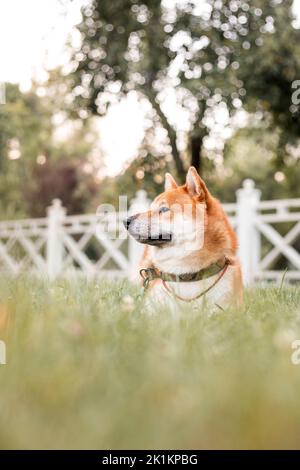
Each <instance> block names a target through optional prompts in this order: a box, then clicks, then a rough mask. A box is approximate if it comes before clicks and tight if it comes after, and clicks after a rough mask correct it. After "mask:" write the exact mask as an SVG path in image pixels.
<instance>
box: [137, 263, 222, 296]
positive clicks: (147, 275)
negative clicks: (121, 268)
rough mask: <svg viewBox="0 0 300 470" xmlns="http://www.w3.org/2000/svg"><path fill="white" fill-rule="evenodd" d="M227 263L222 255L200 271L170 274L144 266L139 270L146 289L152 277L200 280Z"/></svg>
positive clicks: (182, 280) (183, 280) (215, 272)
mask: <svg viewBox="0 0 300 470" xmlns="http://www.w3.org/2000/svg"><path fill="white" fill-rule="evenodd" d="M228 264H229V260H228V259H227V258H226V257H225V256H224V258H223V259H221V260H219V261H217V262H216V263H212V264H211V265H210V266H208V267H207V268H204V269H200V271H197V272H195V273H184V274H172V273H165V272H163V271H160V270H159V269H157V268H144V269H141V270H140V275H141V277H142V278H143V286H144V288H145V289H147V287H148V285H149V283H150V282H151V281H154V279H161V280H162V281H167V282H195V281H202V280H203V279H207V278H209V277H211V276H215V275H216V274H218V273H219V272H220V271H222V269H224V268H225V266H226V265H228Z"/></svg>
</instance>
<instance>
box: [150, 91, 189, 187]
mask: <svg viewBox="0 0 300 470" xmlns="http://www.w3.org/2000/svg"><path fill="white" fill-rule="evenodd" d="M148 98H149V99H150V102H151V104H152V106H153V108H154V109H155V111H156V112H157V114H158V116H159V118H160V120H161V123H162V125H163V127H164V129H165V130H166V131H167V133H168V137H169V141H170V145H171V149H172V155H173V159H174V163H175V167H176V170H177V176H178V179H179V181H180V182H181V183H183V182H184V180H185V168H184V166H183V162H182V159H181V156H180V153H179V150H178V147H177V142H176V140H177V139H176V131H175V130H174V129H173V127H172V126H171V125H170V124H169V121H168V119H167V118H166V116H165V114H164V113H163V112H162V110H161V107H160V105H159V103H158V102H157V101H156V99H155V96H149V95H148Z"/></svg>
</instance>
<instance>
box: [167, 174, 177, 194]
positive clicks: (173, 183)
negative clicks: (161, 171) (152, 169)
mask: <svg viewBox="0 0 300 470" xmlns="http://www.w3.org/2000/svg"><path fill="white" fill-rule="evenodd" d="M176 188H178V186H177V183H176V181H175V180H174V178H173V176H172V175H170V173H166V175H165V191H169V190H170V189H176Z"/></svg>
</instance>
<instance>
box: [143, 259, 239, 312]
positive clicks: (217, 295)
mask: <svg viewBox="0 0 300 470" xmlns="http://www.w3.org/2000/svg"><path fill="white" fill-rule="evenodd" d="M219 276H220V274H216V275H215V276H211V277H210V278H208V279H205V280H203V281H196V282H168V283H167V287H168V290H167V289H166V288H165V287H164V285H163V283H162V281H159V282H158V283H157V284H156V285H155V287H154V288H153V289H151V291H150V297H151V298H152V299H153V300H154V301H155V302H157V301H159V302H163V303H165V304H167V305H168V306H171V307H174V306H175V305H176V306H178V305H180V304H186V303H187V302H189V303H190V304H191V305H193V307H196V306H199V307H201V306H202V305H203V304H204V303H205V304H206V305H208V306H213V307H216V306H219V307H222V308H224V307H226V304H227V301H228V298H229V297H230V295H231V294H232V289H233V276H234V268H232V267H231V266H229V267H228V268H227V270H226V272H225V274H224V275H223V276H222V278H221V279H220V280H219V281H218V282H217V283H216V284H215V285H213V284H214V283H215V282H216V280H217V279H218V277H219ZM211 286H213V287H212V288H211V289H209V288H210V287H211ZM207 289H209V290H208V292H206V293H205V294H204V295H202V296H201V297H199V298H197V297H198V296H199V295H200V294H201V293H202V292H205V291H206V290H207ZM170 291H171V292H170ZM173 294H174V295H173ZM176 296H178V297H181V298H183V299H185V300H186V301H184V300H180V299H178V297H176ZM150 300H151V299H150Z"/></svg>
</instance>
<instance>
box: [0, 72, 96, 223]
mask: <svg viewBox="0 0 300 470" xmlns="http://www.w3.org/2000/svg"><path fill="white" fill-rule="evenodd" d="M6 88H7V90H6V91H7V93H6V104H5V105H0V216H1V218H18V217H19V218H20V217H26V216H37V215H38V216H45V213H46V208H47V207H48V205H49V204H50V203H51V200H52V199H53V198H55V197H61V198H62V199H63V202H64V203H65V204H66V206H67V208H68V210H69V211H70V213H74V212H82V211H85V210H86V208H87V207H88V205H89V200H90V198H91V197H92V195H93V194H94V193H95V192H96V189H97V185H96V182H95V178H94V176H95V174H94V173H95V171H97V170H98V169H99V168H98V167H96V164H95V160H94V159H93V156H92V150H93V149H95V148H96V145H97V143H96V142H97V138H98V136H97V134H96V131H95V130H94V127H93V122H92V121H91V120H85V119H80V120H79V119H78V117H77V119H70V117H69V116H68V114H67V109H68V107H67V103H68V95H69V90H68V79H67V78H66V79H65V78H64V77H62V75H61V73H60V71H53V72H52V73H51V74H50V76H49V80H48V82H46V83H44V84H43V85H38V84H34V85H33V87H32V89H31V90H30V91H29V92H27V93H22V92H21V91H20V90H19V88H18V87H17V86H16V85H11V84H8V85H7V87H6ZM55 120H58V121H59V123H60V124H59V125H58V124H55ZM64 126H65V127H64ZM58 131H61V133H62V134H63V135H62V137H58V136H57V135H56V134H57V133H58ZM98 165H99V164H98ZM87 167H88V171H86V170H85V169H86V168H87ZM67 169H68V174H69V181H67V180H68V178H67V180H66V181H65V182H63V181H62V178H63V177H64V176H66V172H67ZM71 173H72V177H71ZM51 177H52V178H51ZM46 179H47V181H48V183H49V184H48V185H47V184H45V183H46ZM71 180H72V181H71ZM66 193H68V194H66Z"/></svg>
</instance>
